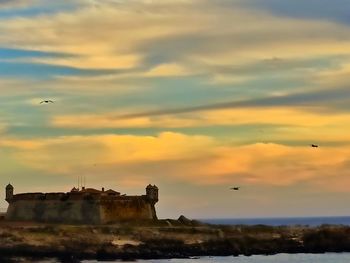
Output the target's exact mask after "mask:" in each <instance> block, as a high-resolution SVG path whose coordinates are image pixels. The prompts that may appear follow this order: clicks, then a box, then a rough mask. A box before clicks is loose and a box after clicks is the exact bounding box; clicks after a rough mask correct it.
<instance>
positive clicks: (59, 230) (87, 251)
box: [0, 217, 350, 262]
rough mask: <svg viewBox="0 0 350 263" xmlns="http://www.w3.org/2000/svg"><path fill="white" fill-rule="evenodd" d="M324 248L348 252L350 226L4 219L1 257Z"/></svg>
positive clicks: (164, 255) (106, 257)
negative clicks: (62, 222)
mask: <svg viewBox="0 0 350 263" xmlns="http://www.w3.org/2000/svg"><path fill="white" fill-rule="evenodd" d="M325 252H350V227H348V226H332V225H323V226H320V227H307V226H293V227H291V226H280V227H271V226H264V225H256V226H242V225H236V226H222V225H209V224H203V223H200V222H198V221H194V220H189V219H187V218H185V217H180V218H179V219H178V220H170V219H168V220H158V221H149V222H127V223H126V222H125V223H119V224H114V225H101V226H98V225H94V226H88V225H84V226H78V225H53V224H52V225H51V224H34V223H20V222H6V221H1V222H0V255H1V258H0V262H14V258H17V257H18V256H21V257H25V258H31V259H32V261H34V260H35V259H42V258H57V259H59V260H60V261H62V262H79V261H80V260H83V259H97V260H114V259H121V260H135V259H168V258H188V257H197V256H238V255H246V256H249V255H258V254H259V255H261V254H264V255H271V254H277V253H325Z"/></svg>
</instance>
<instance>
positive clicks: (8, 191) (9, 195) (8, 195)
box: [5, 184, 13, 203]
mask: <svg viewBox="0 0 350 263" xmlns="http://www.w3.org/2000/svg"><path fill="white" fill-rule="evenodd" d="M12 198H13V186H12V185H11V184H8V185H7V186H6V199H5V200H6V201H7V202H8V203H10V201H11V200H12Z"/></svg>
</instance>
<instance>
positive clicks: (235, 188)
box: [230, 186, 241, 191]
mask: <svg viewBox="0 0 350 263" xmlns="http://www.w3.org/2000/svg"><path fill="white" fill-rule="evenodd" d="M239 188H241V187H240V186H235V187H231V188H230V190H235V191H238V190H239Z"/></svg>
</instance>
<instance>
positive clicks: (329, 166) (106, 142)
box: [2, 132, 350, 190]
mask: <svg viewBox="0 0 350 263" xmlns="http://www.w3.org/2000/svg"><path fill="white" fill-rule="evenodd" d="M2 147H9V148H12V150H13V152H14V156H15V158H16V159H17V161H18V162H20V163H21V164H22V165H27V166H29V167H31V168H35V169H39V170H42V171H45V172H47V173H48V174H50V173H51V172H52V171H53V170H54V172H55V174H57V173H62V174H65V175H69V176H72V177H75V176H76V175H78V174H81V172H82V171H84V173H86V172H87V171H88V172H89V173H95V177H96V178H95V179H94V180H95V181H96V180H98V177H99V176H107V178H109V179H108V180H113V178H114V176H116V175H115V174H116V173H120V172H122V173H123V178H128V179H127V180H126V181H128V182H129V184H130V185H131V184H135V183H136V182H137V181H138V178H141V179H142V178H143V179H142V180H141V179H140V180H141V181H142V182H144V181H147V179H148V178H155V177H156V178H157V179H156V180H157V181H160V182H166V181H177V182H181V181H183V182H187V183H190V184H199V185H213V184H230V183H232V182H235V183H238V184H243V185H273V186H288V185H293V184H297V183H300V182H304V183H308V184H318V185H320V183H316V182H319V180H324V178H325V177H327V176H329V174H333V175H335V174H336V175H338V177H337V178H338V179H339V177H340V178H343V177H344V175H346V171H347V169H348V167H347V165H346V164H347V163H348V162H349V159H348V156H349V154H350V147H349V146H342V147H320V148H317V149H315V148H311V147H309V146H307V145H306V146H303V147H295V146H294V147H292V146H285V145H278V144H272V143H268V144H264V143H257V144H249V145H241V146H239V145H237V146H235V145H229V144H227V142H226V141H218V140H217V139H216V140H215V139H213V138H211V137H206V136H189V135H184V134H180V133H171V132H164V133H161V134H159V135H158V136H157V137H152V136H130V135H100V136H70V137H59V138H55V139H44V140H28V141H26V140H18V139H17V140H15V139H13V140H12V141H10V140H8V142H7V143H6V144H2ZM94 164H97V166H94ZM126 181H125V184H127V182H126ZM337 185H338V186H339V184H337ZM334 187H336V186H334ZM332 189H333V188H332ZM337 189H338V188H337ZM333 190H334V189H333ZM338 190H339V189H338Z"/></svg>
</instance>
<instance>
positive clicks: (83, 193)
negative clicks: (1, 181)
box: [7, 184, 158, 201]
mask: <svg viewBox="0 0 350 263" xmlns="http://www.w3.org/2000/svg"><path fill="white" fill-rule="evenodd" d="M9 188H10V189H11V188H12V189H13V186H12V185H10V184H9V185H8V186H7V189H9ZM149 190H151V191H152V190H156V191H158V187H157V186H155V185H148V186H147V187H146V195H138V196H137V195H135V196H130V195H126V194H120V192H117V191H115V190H112V189H109V190H105V188H102V189H101V190H98V189H94V188H85V187H82V188H81V189H79V188H76V187H73V188H72V189H71V191H70V192H53V193H42V192H35V193H19V194H13V195H12V197H11V198H10V199H9V201H17V200H58V199H59V200H62V201H64V200H68V199H69V200H79V199H86V198H88V199H92V200H93V199H133V198H149V196H148V195H147V191H149ZM156 199H157V200H155V201H158V196H157V197H156Z"/></svg>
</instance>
